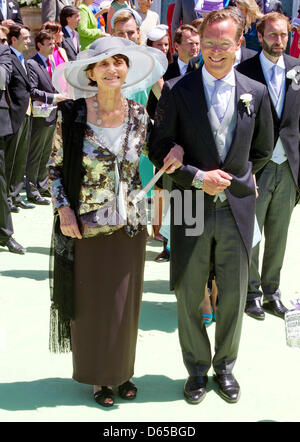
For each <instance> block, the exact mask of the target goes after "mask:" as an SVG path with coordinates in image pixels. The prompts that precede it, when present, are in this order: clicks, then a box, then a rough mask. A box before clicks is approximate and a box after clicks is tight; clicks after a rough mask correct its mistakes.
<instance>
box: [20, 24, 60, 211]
mask: <svg viewBox="0 0 300 442" xmlns="http://www.w3.org/2000/svg"><path fill="white" fill-rule="evenodd" d="M54 44H55V43H54V39H53V35H52V34H51V33H49V32H47V31H40V32H39V33H38V34H37V35H36V37H35V45H36V49H37V53H36V55H34V56H33V57H32V58H31V59H30V60H28V62H27V63H28V67H29V75H30V84H31V98H32V101H33V106H34V102H35V101H37V102H41V103H45V104H48V105H55V104H56V103H58V102H59V101H61V100H62V99H64V98H63V97H62V96H61V95H60V94H57V92H56V90H55V89H54V87H53V85H52V72H53V67H52V65H51V62H50V60H49V55H50V54H52V53H53V49H54ZM55 123H56V110H55V109H54V110H52V112H51V113H50V115H49V116H47V117H33V118H32V128H31V137H30V145H29V152H28V157H27V164H26V193H27V199H28V201H30V202H32V203H34V204H41V205H47V204H50V202H49V200H47V199H46V198H43V196H49V197H50V193H49V190H48V171H47V163H48V160H49V156H50V153H51V147H52V139H53V134H54V130H55Z"/></svg>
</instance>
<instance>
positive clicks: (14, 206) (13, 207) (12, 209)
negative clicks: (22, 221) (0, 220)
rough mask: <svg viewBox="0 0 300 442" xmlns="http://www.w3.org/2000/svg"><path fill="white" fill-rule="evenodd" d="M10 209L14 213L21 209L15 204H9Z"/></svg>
mask: <svg viewBox="0 0 300 442" xmlns="http://www.w3.org/2000/svg"><path fill="white" fill-rule="evenodd" d="M9 211H10V212H12V213H19V212H20V210H19V209H18V207H17V206H16V205H15V204H9Z"/></svg>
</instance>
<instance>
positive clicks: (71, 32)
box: [65, 26, 73, 38]
mask: <svg viewBox="0 0 300 442" xmlns="http://www.w3.org/2000/svg"><path fill="white" fill-rule="evenodd" d="M65 29H66V30H67V32H68V34H69V36H70V37H71V38H73V29H71V28H70V27H69V26H65Z"/></svg>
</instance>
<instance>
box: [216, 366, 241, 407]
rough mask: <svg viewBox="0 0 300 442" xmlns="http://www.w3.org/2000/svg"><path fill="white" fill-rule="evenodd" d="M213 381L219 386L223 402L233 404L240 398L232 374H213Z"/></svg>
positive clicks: (238, 388)
mask: <svg viewBox="0 0 300 442" xmlns="http://www.w3.org/2000/svg"><path fill="white" fill-rule="evenodd" d="M214 381H215V382H216V383H217V384H218V386H219V393H220V396H222V398H223V399H225V401H227V402H230V403H231V404H234V403H235V402H237V401H238V400H239V398H240V386H239V384H238V382H237V380H236V379H235V377H234V376H233V374H231V373H229V374H214Z"/></svg>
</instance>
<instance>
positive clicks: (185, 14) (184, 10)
mask: <svg viewBox="0 0 300 442" xmlns="http://www.w3.org/2000/svg"><path fill="white" fill-rule="evenodd" d="M196 18H197V14H196V12H195V1H194V0H176V1H175V8H174V12H173V17H172V24H171V34H172V40H174V36H175V31H176V29H177V28H178V27H179V26H180V24H183V25H187V24H190V23H192V21H193V20H195V19H196Z"/></svg>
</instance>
